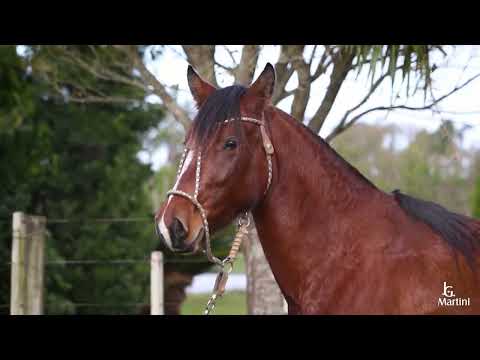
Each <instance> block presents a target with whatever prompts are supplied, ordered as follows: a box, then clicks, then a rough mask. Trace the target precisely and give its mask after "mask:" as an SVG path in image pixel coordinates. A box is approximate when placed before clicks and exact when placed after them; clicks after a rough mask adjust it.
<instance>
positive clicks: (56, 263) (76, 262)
mask: <svg viewBox="0 0 480 360" xmlns="http://www.w3.org/2000/svg"><path fill="white" fill-rule="evenodd" d="M0 223H12V220H11V219H10V220H7V219H0ZM114 223H151V224H152V225H153V223H154V216H153V215H152V216H151V217H146V216H145V217H130V218H129V217H103V218H83V219H82V218H78V219H69V218H51V219H49V218H48V217H47V218H46V225H47V226H48V225H62V224H82V225H88V224H114ZM49 231H50V230H49V229H48V228H45V230H43V231H33V232H31V233H27V234H24V235H25V236H31V235H36V234H38V233H45V232H47V233H48V232H49ZM150 261H151V259H150V257H145V258H137V259H128V258H127V259H71V260H47V261H45V263H44V264H45V266H46V267H47V266H48V267H54V268H55V267H61V266H129V265H137V264H144V265H148V266H150ZM207 262H208V261H207V260H206V259H202V258H188V257H186V258H169V257H167V256H164V258H163V263H164V264H189V263H191V264H204V263H207ZM1 265H3V266H8V267H10V266H11V265H12V263H11V262H6V263H3V264H0V266H1ZM212 286H213V284H212ZM170 305H178V304H177V303H174V302H171V303H170V302H168V301H167V302H164V306H170ZM149 307H150V304H149V302H148V301H146V302H133V303H90V302H70V301H67V302H66V303H65V304H48V303H47V304H44V308H45V310H46V311H47V312H48V311H49V310H52V309H53V310H54V311H58V310H59V309H66V310H67V311H66V312H70V311H74V309H82V308H83V309H85V308H96V309H110V310H113V309H125V308H133V309H138V310H142V309H143V310H145V309H146V308H148V309H149ZM9 308H10V304H0V310H4V309H9Z"/></svg>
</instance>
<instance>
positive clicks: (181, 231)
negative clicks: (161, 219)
mask: <svg viewBox="0 0 480 360" xmlns="http://www.w3.org/2000/svg"><path fill="white" fill-rule="evenodd" d="M169 230H170V235H171V237H172V245H173V246H174V247H177V248H178V247H180V246H181V245H182V243H183V241H184V240H185V239H186V238H187V229H185V228H184V227H183V224H182V222H181V221H180V220H178V219H177V218H173V222H172V225H171V226H170V229H169Z"/></svg>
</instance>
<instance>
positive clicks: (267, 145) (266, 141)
mask: <svg viewBox="0 0 480 360" xmlns="http://www.w3.org/2000/svg"><path fill="white" fill-rule="evenodd" d="M233 120H235V119H227V120H225V121H224V123H225V124H226V123H228V122H230V121H233ZM240 120H241V121H246V122H250V123H253V124H256V125H259V126H260V133H261V135H262V143H263V148H264V149H265V154H266V156H267V163H268V180H267V188H266V189H265V192H264V195H266V194H267V191H268V189H269V188H270V185H271V183H272V155H273V153H274V148H273V145H272V142H271V141H270V138H269V137H268V135H267V132H266V130H265V124H264V122H263V121H260V120H257V119H254V118H250V117H243V116H242V117H240ZM187 152H188V149H187V148H185V150H184V151H183V154H182V158H181V160H180V165H179V168H178V172H177V179H178V177H179V176H180V173H181V171H182V168H183V164H184V162H185V157H186V155H187ZM201 161H202V152H201V151H199V153H198V156H197V165H196V171H195V191H194V193H193V195H190V194H188V193H186V192H184V191H181V190H174V189H172V190H169V191H168V192H167V198H168V196H170V195H177V196H181V197H184V198H186V199H188V200H190V202H191V203H192V204H193V205H194V206H195V207H196V208H197V209H198V211H199V212H200V216H201V218H202V223H203V228H204V231H205V242H206V246H205V247H206V249H205V253H206V255H207V258H208V260H209V261H211V262H212V263H214V264H218V265H220V266H222V265H223V264H224V262H225V260H226V259H225V260H223V261H222V260H220V259H219V258H217V257H215V256H214V255H213V253H212V249H211V245H210V230H209V227H208V221H207V213H206V211H205V209H204V207H203V206H202V204H200V202H199V201H198V199H197V197H198V192H199V189H200V168H201Z"/></svg>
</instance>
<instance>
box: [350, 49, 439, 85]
mask: <svg viewBox="0 0 480 360" xmlns="http://www.w3.org/2000/svg"><path fill="white" fill-rule="evenodd" d="M343 47H344V48H345V49H346V51H348V52H350V53H353V54H355V56H356V58H357V64H358V67H357V71H358V72H359V73H360V71H361V70H362V69H363V66H364V65H367V66H368V69H369V77H370V79H371V81H372V83H373V81H374V80H375V72H376V70H377V64H380V67H381V69H382V70H383V69H384V68H385V67H386V71H387V74H388V75H389V76H390V78H391V79H392V86H393V84H394V83H395V75H396V73H397V68H398V67H399V68H400V69H401V71H402V81H404V80H405V79H406V80H407V94H408V93H409V90H410V76H411V74H412V71H413V72H415V73H416V74H419V75H420V78H421V79H423V80H424V86H423V90H424V92H425V94H426V90H427V89H428V87H429V86H430V85H431V73H432V69H434V65H433V64H432V63H431V60H430V55H431V52H432V51H434V50H438V51H440V52H442V53H443V54H445V51H444V49H443V47H442V46H439V45H343ZM416 90H417V89H416V88H415V89H414V92H415V91H416Z"/></svg>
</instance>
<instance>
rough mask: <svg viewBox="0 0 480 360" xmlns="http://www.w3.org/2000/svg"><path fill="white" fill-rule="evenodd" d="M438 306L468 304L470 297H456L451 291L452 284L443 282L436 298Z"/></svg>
mask: <svg viewBox="0 0 480 360" xmlns="http://www.w3.org/2000/svg"><path fill="white" fill-rule="evenodd" d="M438 306H470V298H464V299H463V298H460V297H456V296H455V293H454V292H453V285H447V282H446V281H444V282H443V293H442V296H441V297H439V298H438Z"/></svg>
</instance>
